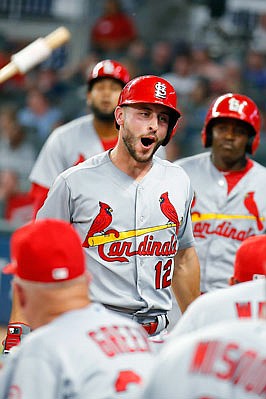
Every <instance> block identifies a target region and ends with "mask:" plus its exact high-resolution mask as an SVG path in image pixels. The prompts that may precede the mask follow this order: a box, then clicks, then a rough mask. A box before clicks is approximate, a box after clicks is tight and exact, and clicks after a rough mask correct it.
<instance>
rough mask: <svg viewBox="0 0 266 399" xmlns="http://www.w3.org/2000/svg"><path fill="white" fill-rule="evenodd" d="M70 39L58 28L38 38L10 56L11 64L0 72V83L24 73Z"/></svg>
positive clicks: (64, 30) (64, 31)
mask: <svg viewBox="0 0 266 399" xmlns="http://www.w3.org/2000/svg"><path fill="white" fill-rule="evenodd" d="M69 39H70V32H69V31H68V30H67V29H66V28H65V27H60V28H58V29H56V30H55V31H53V32H52V33H50V34H49V35H48V36H46V37H44V38H39V39H37V40H35V41H34V42H32V43H31V44H29V45H28V46H26V47H25V48H24V49H22V50H21V51H19V52H18V53H16V54H14V55H12V57H11V62H10V63H9V64H7V65H6V66H5V67H3V68H2V69H1V70H0V83H3V82H5V81H6V80H8V79H9V78H11V77H12V76H14V75H15V74H16V73H18V72H20V73H25V72H27V71H29V70H30V69H31V68H33V67H35V66H36V65H38V64H39V63H41V62H42V61H44V60H45V59H47V58H48V57H49V56H50V54H51V52H52V51H53V50H54V49H56V48H57V47H60V46H61V45H62V44H64V43H65V42H67V41H68V40H69Z"/></svg>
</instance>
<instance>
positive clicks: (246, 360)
mask: <svg viewBox="0 0 266 399" xmlns="http://www.w3.org/2000/svg"><path fill="white" fill-rule="evenodd" d="M265 342H266V321H265V320H233V321H227V322H221V323H218V324H215V325H213V326H207V327H204V328H201V329H200V330H198V331H195V332H191V333H190V334H187V335H184V336H182V337H178V339H176V340H175V341H174V342H171V343H169V344H168V345H167V344H165V346H164V347H162V351H161V353H160V354H159V358H157V359H155V367H154V369H153V371H152V373H151V375H150V377H149V381H148V384H147V386H146V387H145V389H144V391H145V392H144V394H143V395H141V399H170V398H171V399H173V398H176V399H233V398H234V399H265V392H266V373H265V362H266V345H265Z"/></svg>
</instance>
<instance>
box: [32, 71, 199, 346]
mask: <svg viewBox="0 0 266 399" xmlns="http://www.w3.org/2000/svg"><path fill="white" fill-rule="evenodd" d="M176 103H177V98H176V93H175V91H174V89H173V87H172V86H171V85H170V84H169V83H168V82H167V81H166V80H164V79H162V78H160V77H157V76H151V75H148V76H141V77H138V78H135V79H133V80H132V81H130V82H129V83H128V84H127V85H126V86H125V87H124V89H123V90H122V92H121V94H120V97H119V101H118V106H117V107H116V109H115V117H116V124H117V126H118V127H119V137H118V143H117V145H116V146H115V148H114V149H113V150H110V151H107V152H104V153H102V154H99V155H97V156H94V157H92V158H91V159H89V160H87V161H85V162H83V163H82V164H81V165H78V166H75V167H73V168H70V169H68V170H67V171H65V172H63V173H62V174H60V175H59V176H58V178H57V179H56V181H55V183H54V185H53V186H52V189H51V190H50V192H49V195H48V197H47V199H46V201H45V203H44V205H43V207H42V208H41V209H40V211H39V212H38V214H37V218H38V219H41V218H46V217H53V218H58V219H63V220H66V221H70V222H71V223H72V224H73V225H74V226H75V229H76V230H77V231H78V233H79V235H80V237H81V239H82V242H83V247H84V250H85V253H86V256H87V264H88V268H89V270H90V272H91V274H92V276H93V279H92V283H91V290H90V291H91V297H92V300H93V301H96V302H101V303H103V304H104V306H105V307H107V308H109V309H111V310H113V311H116V312H118V313H121V314H123V315H125V316H127V317H130V318H132V319H134V320H137V321H138V322H139V323H141V324H143V326H144V328H145V329H146V330H147V332H148V333H149V334H150V335H151V336H155V337H157V335H158V334H159V333H160V332H161V331H164V330H165V328H166V327H167V324H168V320H167V312H168V310H169V309H170V308H171V295H170V287H171V286H172V289H173V291H174V293H175V295H176V297H177V301H178V304H179V306H180V308H181V311H184V310H185V309H186V308H187V306H188V305H189V304H190V303H191V302H192V301H193V300H194V299H195V298H196V297H197V296H198V295H199V286H198V283H199V263H198V258H197V255H196V251H195V249H194V246H193V245H194V238H193V234H192V229H191V218H190V204H191V200H192V195H193V193H192V190H191V187H190V182H189V179H188V176H187V175H186V173H185V172H184V171H183V169H182V168H180V167H179V166H177V165H173V164H172V163H170V162H168V161H166V160H162V159H160V158H158V157H157V156H154V153H155V152H156V150H157V148H158V147H159V146H160V145H163V146H165V145H166V144H167V143H168V141H169V140H170V138H171V136H172V135H173V134H174V132H175V130H176V127H177V121H178V119H179V117H180V112H179V111H178V109H177V108H176ZM156 339H157V338H156Z"/></svg>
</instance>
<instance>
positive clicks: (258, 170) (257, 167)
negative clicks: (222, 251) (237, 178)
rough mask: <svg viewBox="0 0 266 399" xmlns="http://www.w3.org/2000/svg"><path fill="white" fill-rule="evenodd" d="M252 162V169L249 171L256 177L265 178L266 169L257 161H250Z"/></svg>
mask: <svg viewBox="0 0 266 399" xmlns="http://www.w3.org/2000/svg"><path fill="white" fill-rule="evenodd" d="M252 162H253V168H251V169H250V170H251V171H252V172H253V173H255V174H256V175H259V176H263V177H265V176H266V167H265V166H263V165H262V164H260V163H259V162H257V161H254V160H252Z"/></svg>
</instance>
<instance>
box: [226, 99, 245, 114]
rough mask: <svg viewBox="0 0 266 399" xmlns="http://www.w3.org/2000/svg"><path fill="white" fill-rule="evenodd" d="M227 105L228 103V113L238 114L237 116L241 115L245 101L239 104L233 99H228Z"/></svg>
mask: <svg viewBox="0 0 266 399" xmlns="http://www.w3.org/2000/svg"><path fill="white" fill-rule="evenodd" d="M228 103H229V111H234V112H238V113H239V114H241V113H242V111H243V108H244V107H245V105H246V101H243V102H240V101H239V100H237V99H236V98H234V97H232V98H230V100H229V101H228Z"/></svg>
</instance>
